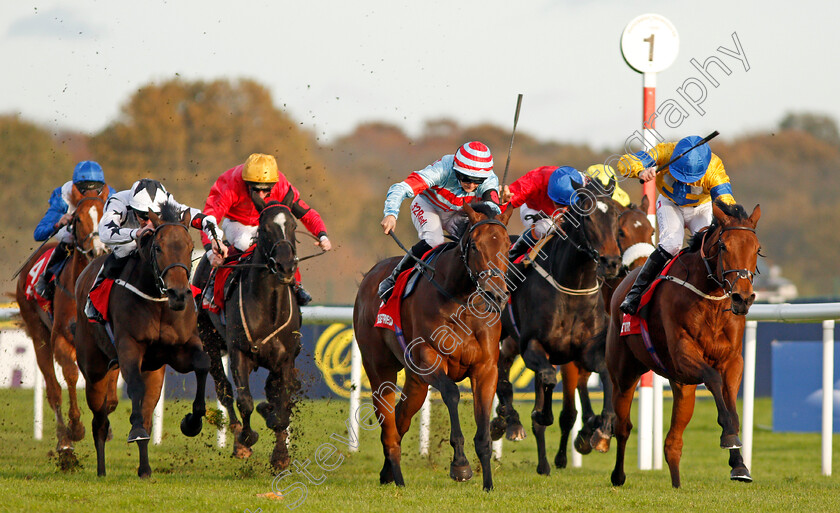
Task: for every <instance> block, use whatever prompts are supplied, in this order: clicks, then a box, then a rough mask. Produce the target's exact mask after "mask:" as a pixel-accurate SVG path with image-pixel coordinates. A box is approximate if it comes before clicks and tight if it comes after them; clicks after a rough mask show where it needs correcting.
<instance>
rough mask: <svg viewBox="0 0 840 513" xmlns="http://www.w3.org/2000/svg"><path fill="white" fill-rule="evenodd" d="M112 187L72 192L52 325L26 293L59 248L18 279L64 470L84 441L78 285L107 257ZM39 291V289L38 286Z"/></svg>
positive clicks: (35, 257) (23, 314) (31, 260)
mask: <svg viewBox="0 0 840 513" xmlns="http://www.w3.org/2000/svg"><path fill="white" fill-rule="evenodd" d="M108 191H109V189H108V186H107V185H106V186H104V187H102V188H101V189H99V190H95V189H92V190H89V191H86V192H85V193H84V194H82V193H81V192H79V191H78V190H77V189H76V188H75V187H73V190H72V193H71V196H70V203H71V204H72V205H74V206H75V211H74V212H73V216H72V218H71V219H70V222H69V223H68V224H69V230H70V232H71V233H72V235H73V248H72V256H70V257H69V259H68V261H67V263H66V264H65V265H64V267H63V269H62V270H61V271H60V273H59V274H58V275H57V276H56V277H55V283H56V293H55V296H54V299H53V302H52V308H53V316H52V319H51V318H50V316H49V315H48V314H47V312H45V311H44V310H43V309H42V308H41V307H40V306H39V305H38V303H37V301H36V300H35V299H34V298H33V299H27V296H28V297H32V294H31V292H32V291H31V290H27V285H26V283H27V281H30V282H32V281H33V280H32V279H30V280H27V277H28V275H29V274H30V273H32V274H33V276H32V278H34V276H35V275H36V274H37V272H38V271H39V270H41V271H43V269H34V270H33V266H34V265H35V264H36V263H37V262H38V258H39V257H40V256H41V255H43V254H44V253H45V252H46V251H47V250H49V249H50V248H53V247H55V244H47V245H44V246H43V247H42V248H41V249H40V250H39V251H36V253H34V254H33V255H32V256H31V257H30V258H29V261H28V263H27V264H26V265H25V266H24V267H23V268H22V269H21V273H20V275H19V276H18V282H17V288H16V291H15V295H16V296H17V302H18V305H19V307H20V315H21V318H22V319H23V323H24V326H25V327H26V331H27V333H29V336H30V338H31V339H32V342H33V343H34V345H35V356H36V358H37V361H38V367H39V368H40V369H41V374H43V375H44V381H45V382H46V388H47V402H48V403H49V405H50V408H52V410H53V412H54V413H55V429H56V435H57V437H58V444H57V446H56V450H57V452H58V454H59V460H60V461H62V462H63V465H62V467H63V468H65V465H69V466H74V464H75V463H76V462H77V460H76V457H75V455H74V454H73V442H76V441H79V440H81V439H82V438H84V436H85V427H84V424H82V422H81V420H80V418H81V412H80V411H79V403H78V399H77V396H76V382H77V381H78V379H79V368H78V367H77V366H76V347H75V345H74V342H73V329H74V328H73V326H74V324H75V322H76V299H75V296H74V295H73V292H72V291H73V290H74V289H75V287H76V279H77V278H78V276H79V274H80V273H81V272H82V270H83V269H84V268H85V266H86V265H87V264H88V263H89V262H90V261H91V260H92V259H93V258H94V257H97V256H99V255H101V254H102V253H104V252H105V245H104V244H102V242H101V241H100V240H99V219H101V218H102V211H103V206H104V204H105V200H107V199H108ZM33 286H34V285H33ZM53 360H55V361H56V362H58V364H59V365H60V366H61V370H62V373H63V374H64V381H65V382H66V383H67V395H68V397H69V400H70V409H69V411H68V424H69V425H66V424H65V423H64V417H63V416H62V413H61V385H59V383H58V380H57V379H56V375H55V366H54V364H53Z"/></svg>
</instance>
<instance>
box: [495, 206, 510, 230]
mask: <svg viewBox="0 0 840 513" xmlns="http://www.w3.org/2000/svg"><path fill="white" fill-rule="evenodd" d="M511 215H513V207H511V206H510V204H508V208H507V209H506V210H505V211H504V212H502V213H501V214H499V216H498V217H497V218H496V219H498V220H499V221H501V222H503V223H504V224H505V226H507V224H508V221H510V216H511Z"/></svg>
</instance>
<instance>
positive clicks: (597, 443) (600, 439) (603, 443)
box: [589, 429, 610, 453]
mask: <svg viewBox="0 0 840 513" xmlns="http://www.w3.org/2000/svg"><path fill="white" fill-rule="evenodd" d="M589 445H590V446H592V448H593V449H595V450H596V451H598V452H600V453H606V452H609V450H610V437H609V436H607V435H606V434H604V432H603V431H601V430H600V429H596V430H595V433H593V434H592V437H591V438H590V439H589Z"/></svg>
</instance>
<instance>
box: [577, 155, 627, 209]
mask: <svg viewBox="0 0 840 513" xmlns="http://www.w3.org/2000/svg"><path fill="white" fill-rule="evenodd" d="M585 174H586V176H588V177H589V178H594V179H596V180H598V181H599V182H601V185H603V186H604V187H607V186H608V185H609V183H610V178H616V176H615V169H613V168H612V166H608V165H604V164H594V165H592V166H589V167H588V168H586V173H585ZM616 182H618V179H616ZM612 199H613V200H615V201H616V202H617V203H618V204H619V205H621V206H622V207H626V206H627V205H629V204H630V195H629V194H627V192H626V191H625V190H624V189H622V188H621V187H619V186H618V183H616V184H615V189H614V190H613V194H612Z"/></svg>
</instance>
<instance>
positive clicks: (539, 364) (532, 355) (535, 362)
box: [522, 339, 557, 476]
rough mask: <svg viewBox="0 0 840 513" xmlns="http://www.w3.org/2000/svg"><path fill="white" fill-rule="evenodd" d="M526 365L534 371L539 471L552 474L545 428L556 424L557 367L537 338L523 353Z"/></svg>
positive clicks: (533, 423)
mask: <svg viewBox="0 0 840 513" xmlns="http://www.w3.org/2000/svg"><path fill="white" fill-rule="evenodd" d="M522 359H523V360H525V365H526V366H527V367H528V368H529V369H531V370H533V371H534V409H533V410H532V411H531V429H532V431H533V433H534V438H535V439H536V441H537V459H538V462H537V473H538V474H542V475H544V476H547V475H549V474H551V466H550V465H549V464H548V457H547V456H546V448H545V428H546V427H547V426H550V425H552V424H554V414H553V413H552V409H551V400H552V394H553V393H554V387H556V386H557V369H555V368H554V366H553V365H551V362H549V360H548V353H546V352H545V349H544V348H543V347H542V344H540V343H539V342H538V341H537V340H536V339H531V340H530V341H529V342H528V346H527V348H526V349H525V351H524V352H523V353H522Z"/></svg>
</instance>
